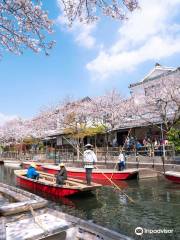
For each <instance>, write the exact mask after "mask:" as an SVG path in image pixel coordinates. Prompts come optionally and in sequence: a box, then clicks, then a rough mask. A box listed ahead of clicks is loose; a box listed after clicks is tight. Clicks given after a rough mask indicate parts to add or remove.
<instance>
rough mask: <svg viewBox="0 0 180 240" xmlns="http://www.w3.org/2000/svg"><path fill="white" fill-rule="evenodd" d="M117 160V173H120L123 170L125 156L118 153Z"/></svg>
mask: <svg viewBox="0 0 180 240" xmlns="http://www.w3.org/2000/svg"><path fill="white" fill-rule="evenodd" d="M118 159H119V164H118V165H119V171H122V170H124V169H125V156H124V154H123V153H122V152H120V154H119V157H118Z"/></svg>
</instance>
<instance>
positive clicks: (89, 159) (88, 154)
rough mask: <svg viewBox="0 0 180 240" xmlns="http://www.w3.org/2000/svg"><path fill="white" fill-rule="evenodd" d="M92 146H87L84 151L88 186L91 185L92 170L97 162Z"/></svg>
mask: <svg viewBox="0 0 180 240" xmlns="http://www.w3.org/2000/svg"><path fill="white" fill-rule="evenodd" d="M92 147H93V146H92V145H91V144H87V145H86V146H85V148H86V150H85V151H84V168H85V169H86V181H87V185H91V175H92V169H93V168H94V166H93V165H94V164H95V162H97V157H96V154H95V153H94V152H93V150H92Z"/></svg>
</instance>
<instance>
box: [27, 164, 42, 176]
mask: <svg viewBox="0 0 180 240" xmlns="http://www.w3.org/2000/svg"><path fill="white" fill-rule="evenodd" d="M27 177H28V178H31V179H36V180H38V179H39V173H38V172H37V171H36V164H35V163H31V165H30V166H29V168H28V171H27Z"/></svg>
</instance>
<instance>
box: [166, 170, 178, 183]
mask: <svg viewBox="0 0 180 240" xmlns="http://www.w3.org/2000/svg"><path fill="white" fill-rule="evenodd" d="M164 175H165V177H166V178H167V179H168V180H170V181H171V182H174V183H180V172H174V171H167V172H165V174H164Z"/></svg>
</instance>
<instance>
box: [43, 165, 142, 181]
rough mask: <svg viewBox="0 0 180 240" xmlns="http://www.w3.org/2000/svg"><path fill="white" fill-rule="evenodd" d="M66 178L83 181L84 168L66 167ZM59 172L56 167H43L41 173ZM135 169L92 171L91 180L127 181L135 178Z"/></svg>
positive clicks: (84, 176) (84, 175) (136, 171)
mask: <svg viewBox="0 0 180 240" xmlns="http://www.w3.org/2000/svg"><path fill="white" fill-rule="evenodd" d="M66 169H67V174H68V177H72V178H78V179H85V178H86V173H85V169H84V168H76V167H67V168H66ZM58 170H59V167H58V166H54V165H43V171H44V172H47V173H50V174H57V173H58ZM137 175H138V170H137V169H127V170H123V171H114V170H113V169H93V172H92V178H93V181H95V182H96V180H108V178H110V179H112V180H127V179H132V178H137Z"/></svg>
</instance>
